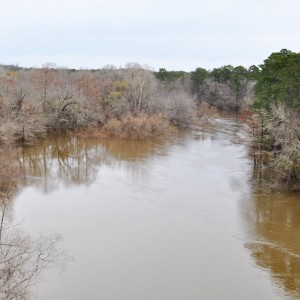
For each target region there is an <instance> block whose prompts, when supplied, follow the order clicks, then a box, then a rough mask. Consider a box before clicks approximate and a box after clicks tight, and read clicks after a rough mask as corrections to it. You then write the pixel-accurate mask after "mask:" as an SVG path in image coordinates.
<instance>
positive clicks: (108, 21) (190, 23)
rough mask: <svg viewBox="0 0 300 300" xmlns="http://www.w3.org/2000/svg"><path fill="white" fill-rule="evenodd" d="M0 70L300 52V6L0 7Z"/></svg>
mask: <svg viewBox="0 0 300 300" xmlns="http://www.w3.org/2000/svg"><path fill="white" fill-rule="evenodd" d="M0 3H1V5H0V41H1V43H0V63H4V64H19V65H21V66H41V65H42V64H44V63H47V62H54V63H55V64H57V65H58V66H66V67H69V68H82V67H83V68H84V67H88V68H100V67H103V66H104V65H107V64H113V65H115V66H117V67H119V66H124V65H125V64H126V63H127V62H139V63H141V64H148V65H150V66H152V67H153V68H154V69H156V70H158V68H160V67H165V68H167V69H168V70H172V69H174V70H187V71H190V70H194V69H195V68H196V67H204V68H207V69H212V68H214V67H220V66H223V65H227V64H231V65H235V66H236V65H244V66H250V65H252V64H260V63H262V62H263V60H264V59H265V58H267V57H268V56H269V55H270V54H271V53H272V52H274V51H279V50H280V49H282V48H287V49H289V50H292V51H295V52H300V18H299V12H300V1H299V0H285V1H283V0H280V1H279V0H251V1H250V0H248V1H247V0H184V1H182V0H173V1H170V0H151V1H148V0H126V1H125V0H124V1H122V0H107V1H102V0H48V1H44V0H9V1H4V0H0Z"/></svg>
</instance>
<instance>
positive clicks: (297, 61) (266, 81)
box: [252, 49, 300, 110]
mask: <svg viewBox="0 0 300 300" xmlns="http://www.w3.org/2000/svg"><path fill="white" fill-rule="evenodd" d="M259 67H260V69H261V71H260V72H259V73H258V75H257V76H256V78H257V80H258V82H257V84H256V86H255V95H256V97H255V101H254V103H253V105H252V108H253V109H266V110H270V109H271V106H272V104H280V103H281V104H284V105H285V106H286V107H288V108H292V109H300V53H295V52H291V51H289V50H287V49H283V50H281V51H280V52H274V53H272V54H271V55H270V56H269V57H268V58H267V59H266V60H265V61H264V64H262V65H260V66H259Z"/></svg>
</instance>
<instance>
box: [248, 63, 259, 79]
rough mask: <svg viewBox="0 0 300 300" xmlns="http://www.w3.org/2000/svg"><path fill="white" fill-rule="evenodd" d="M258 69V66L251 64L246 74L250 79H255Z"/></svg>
mask: <svg viewBox="0 0 300 300" xmlns="http://www.w3.org/2000/svg"><path fill="white" fill-rule="evenodd" d="M259 72H260V69H259V67H257V66H255V65H252V66H250V67H249V68H248V76H249V79H251V80H257V78H258V75H259Z"/></svg>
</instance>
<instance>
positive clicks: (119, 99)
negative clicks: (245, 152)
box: [0, 63, 258, 144]
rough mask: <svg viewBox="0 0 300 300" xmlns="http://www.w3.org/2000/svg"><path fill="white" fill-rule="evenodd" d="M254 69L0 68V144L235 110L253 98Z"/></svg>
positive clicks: (122, 130) (163, 127)
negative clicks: (188, 71)
mask: <svg viewBox="0 0 300 300" xmlns="http://www.w3.org/2000/svg"><path fill="white" fill-rule="evenodd" d="M257 71H258V69H257V68H255V67H251V68H249V69H248V70H247V69H245V68H243V67H241V66H239V67H236V68H234V67H232V66H224V67H221V68H217V69H213V70H212V71H211V72H209V71H207V70H205V69H203V68H197V69H196V70H195V71H193V72H190V73H187V72H183V71H179V72H177V71H166V70H165V69H160V70H159V72H154V71H152V70H151V69H150V68H149V67H148V66H141V65H139V64H136V63H132V64H127V65H126V67H125V68H115V67H113V66H107V67H104V68H102V69H99V70H70V69H65V68H57V67H55V66H54V65H52V64H47V65H45V66H44V67H42V68H30V69H25V68H20V67H16V66H1V68H0V116H1V121H0V143H1V144H8V143H12V142H21V143H23V144H33V143H34V141H35V140H37V139H38V138H40V137H42V136H45V135H46V134H47V133H49V132H53V131H55V132H58V131H60V132H61V131H66V130H74V129H80V128H87V127H99V128H100V127H101V128H102V129H103V130H104V131H105V132H106V133H108V134H110V135H113V136H118V137H134V138H144V137H148V136H151V135H161V134H164V133H165V132H166V131H167V129H168V127H169V126H170V125H171V126H179V127H188V126H190V125H191V124H193V123H194V122H195V121H196V120H197V119H199V117H203V116H204V115H205V114H210V113H211V112H212V111H210V110H209V107H210V106H213V107H216V108H219V109H234V110H239V109H241V108H242V107H243V106H245V103H247V102H249V101H250V100H251V92H252V86H253V82H254V81H253V80H254V77H255V76H254V75H255V74H256V72H257Z"/></svg>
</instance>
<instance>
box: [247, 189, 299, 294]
mask: <svg viewBox="0 0 300 300" xmlns="http://www.w3.org/2000/svg"><path fill="white" fill-rule="evenodd" d="M243 216H244V219H243V222H245V225H246V227H245V229H246V230H245V231H246V236H247V238H248V239H249V241H248V242H246V244H245V246H246V247H247V248H248V249H249V250H251V256H252V257H253V259H254V261H255V262H256V263H257V265H258V266H260V267H262V268H265V269H267V270H269V272H270V274H271V276H272V278H273V279H274V281H275V282H276V283H277V284H279V285H281V286H282V287H283V288H284V289H285V290H286V292H287V294H288V295H290V296H292V297H293V298H295V299H299V298H300V196H299V193H288V192H285V193H284V192H280V191H272V190H269V189H268V188H267V187H264V186H263V185H260V186H259V185H258V184H257V185H254V187H253V191H252V193H251V196H250V197H249V198H247V199H245V202H244V203H243Z"/></svg>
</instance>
